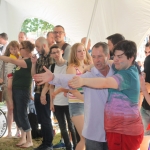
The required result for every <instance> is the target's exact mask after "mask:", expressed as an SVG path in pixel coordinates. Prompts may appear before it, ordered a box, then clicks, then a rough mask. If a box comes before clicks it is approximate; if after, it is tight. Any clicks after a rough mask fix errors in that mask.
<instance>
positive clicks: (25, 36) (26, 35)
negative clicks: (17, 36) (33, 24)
mask: <svg viewBox="0 0 150 150" xmlns="http://www.w3.org/2000/svg"><path fill="white" fill-rule="evenodd" d="M19 33H23V34H24V36H25V37H27V34H26V32H23V31H20V32H19Z"/></svg>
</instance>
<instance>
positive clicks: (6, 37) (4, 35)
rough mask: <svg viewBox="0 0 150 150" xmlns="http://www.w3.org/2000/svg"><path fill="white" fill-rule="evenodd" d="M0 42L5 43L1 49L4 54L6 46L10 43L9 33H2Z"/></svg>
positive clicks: (0, 53)
mask: <svg viewBox="0 0 150 150" xmlns="http://www.w3.org/2000/svg"><path fill="white" fill-rule="evenodd" d="M0 44H1V45H3V46H2V48H1V51H0V55H4V53H5V50H6V47H7V45H8V35H7V34H6V33H1V34H0Z"/></svg>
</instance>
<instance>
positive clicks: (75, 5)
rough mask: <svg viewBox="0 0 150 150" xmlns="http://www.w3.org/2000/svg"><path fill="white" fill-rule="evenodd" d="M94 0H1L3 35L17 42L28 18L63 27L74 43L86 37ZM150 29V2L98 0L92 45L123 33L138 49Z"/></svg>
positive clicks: (147, 0) (144, 0) (0, 24)
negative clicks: (23, 24)
mask: <svg viewBox="0 0 150 150" xmlns="http://www.w3.org/2000/svg"><path fill="white" fill-rule="evenodd" d="M94 3H95V0H0V20H1V21H0V33H1V32H6V33H8V35H9V40H14V39H16V40H17V35H18V33H19V31H20V29H21V25H22V23H23V21H24V20H25V19H26V18H31V17H37V18H40V19H43V20H45V21H48V22H49V23H51V24H53V25H58V24H59V25H62V26H64V28H65V30H66V34H67V36H68V37H69V38H71V39H72V41H73V42H79V41H80V39H81V38H82V37H85V36H87V32H88V29H89V24H90V20H91V16H92V12H93V7H94ZM149 29H150V0H98V5H97V9H96V13H95V17H94V20H93V25H92V29H91V34H90V39H91V40H92V44H95V43H96V42H99V41H105V39H106V37H107V36H109V35H111V34H114V33H121V34H123V35H124V36H125V38H126V39H129V40H133V41H135V42H136V43H137V45H138V46H139V45H140V44H141V42H142V40H143V38H144V37H145V36H146V34H147V33H149Z"/></svg>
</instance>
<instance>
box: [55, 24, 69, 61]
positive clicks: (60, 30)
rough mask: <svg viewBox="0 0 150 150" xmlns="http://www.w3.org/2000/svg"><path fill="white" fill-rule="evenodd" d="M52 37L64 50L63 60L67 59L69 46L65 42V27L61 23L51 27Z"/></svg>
mask: <svg viewBox="0 0 150 150" xmlns="http://www.w3.org/2000/svg"><path fill="white" fill-rule="evenodd" d="M53 34H54V39H55V41H56V44H57V45H58V46H59V47H60V49H62V50H63V51H64V53H63V58H64V59H65V60H68V59H69V56H70V49H71V46H70V45H69V44H68V43H66V42H65V36H66V33H65V29H64V27H63V26H61V25H57V26H55V27H54V29H53Z"/></svg>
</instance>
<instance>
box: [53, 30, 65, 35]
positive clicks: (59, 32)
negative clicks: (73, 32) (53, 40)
mask: <svg viewBox="0 0 150 150" xmlns="http://www.w3.org/2000/svg"><path fill="white" fill-rule="evenodd" d="M53 33H54V34H57V33H58V34H59V35H60V34H62V33H64V32H63V31H54V32H53Z"/></svg>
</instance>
